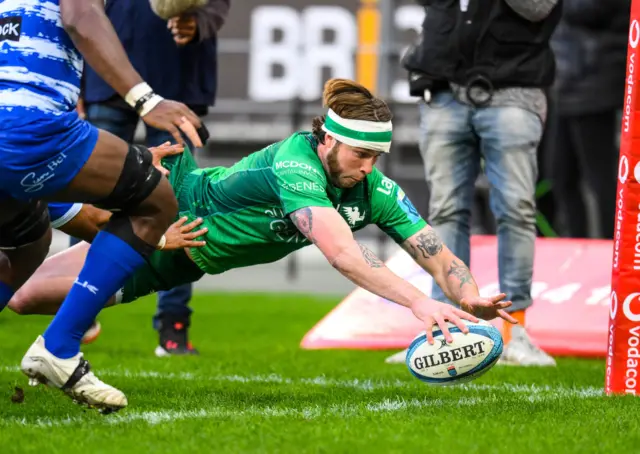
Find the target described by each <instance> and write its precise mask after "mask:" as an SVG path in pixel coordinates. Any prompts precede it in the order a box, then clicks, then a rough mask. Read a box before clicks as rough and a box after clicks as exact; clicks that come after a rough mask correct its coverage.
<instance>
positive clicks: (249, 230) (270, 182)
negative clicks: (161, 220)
mask: <svg viewBox="0 0 640 454" xmlns="http://www.w3.org/2000/svg"><path fill="white" fill-rule="evenodd" d="M316 147H317V143H316V141H315V139H314V137H313V136H312V135H311V134H309V133H296V134H293V135H292V136H291V137H289V138H288V139H286V140H283V141H282V142H278V143H275V144H272V145H270V146H268V147H266V148H264V149H262V150H260V151H257V152H255V153H253V154H251V155H249V156H247V157H246V158H244V159H242V160H241V161H239V162H238V163H236V164H235V165H233V166H231V167H228V168H227V167H214V168H208V169H199V168H198V166H197V165H196V163H195V161H194V159H193V157H192V156H191V154H190V153H189V152H185V153H183V154H181V155H177V156H172V157H169V158H167V159H165V160H163V165H164V166H165V167H166V168H167V169H169V171H170V173H169V181H170V183H171V186H172V187H173V189H174V191H175V193H176V197H177V199H178V205H179V216H186V217H187V218H189V220H190V221H191V220H194V219H196V218H197V217H202V218H203V219H204V223H203V226H206V227H208V229H209V231H208V232H207V234H206V236H205V237H204V238H199V239H204V240H205V241H206V243H207V245H206V246H204V247H201V248H192V249H191V250H190V253H191V256H192V258H193V260H194V261H195V264H194V263H193V262H192V261H191V260H189V258H188V257H187V256H186V254H185V253H184V252H183V251H182V250H177V251H157V252H155V253H153V254H152V255H151V257H150V258H149V260H148V263H147V265H145V266H143V267H141V268H140V269H138V270H137V271H136V272H135V273H134V275H133V276H132V277H131V278H130V279H129V280H128V281H127V282H126V284H125V286H124V288H123V289H122V295H121V302H123V303H128V302H131V301H134V300H136V299H137V298H139V297H141V296H144V295H147V294H149V293H152V292H156V291H159V290H169V289H171V288H174V287H176V286H178V285H181V284H185V283H188V282H194V281H197V280H198V279H200V278H201V277H202V275H203V274H204V273H207V274H218V273H222V272H224V271H226V270H229V269H231V268H239V267H245V266H250V265H257V264H262V263H269V262H273V261H276V260H279V259H281V258H283V257H285V256H286V255H288V254H289V253H291V252H293V251H295V250H297V249H300V248H302V247H304V246H307V245H309V244H310V243H309V241H308V240H307V239H306V238H305V237H304V235H302V234H301V233H300V232H299V231H298V230H297V228H296V227H295V226H294V225H293V222H291V220H290V219H289V214H291V213H292V212H294V211H296V210H298V209H301V208H306V207H333V208H335V209H336V210H337V211H338V212H339V213H340V215H341V216H342V217H343V219H344V220H345V221H346V222H347V224H348V225H349V227H351V230H353V231H356V230H359V229H362V228H363V227H365V226H366V225H368V224H376V225H378V226H379V227H380V228H381V229H382V230H383V231H384V232H385V233H387V234H388V235H389V236H390V237H391V238H393V239H394V240H395V241H396V242H398V243H402V242H403V241H404V240H406V239H407V238H409V237H410V236H411V235H413V234H415V233H416V232H418V231H419V230H420V229H422V228H423V227H425V226H426V222H425V221H424V220H422V219H421V217H420V215H419V214H418V212H417V211H416V209H415V208H414V206H413V205H412V204H411V202H410V201H409V199H408V198H407V196H406V195H405V194H404V192H403V191H402V189H400V188H399V187H398V186H397V185H396V184H395V183H394V182H393V181H391V180H390V179H388V178H386V177H385V176H384V175H383V174H382V173H381V172H380V171H379V170H377V169H375V168H374V169H373V172H372V173H371V174H370V175H368V176H367V177H366V179H365V180H363V181H362V182H360V183H358V184H357V185H355V186H354V187H352V188H349V189H338V188H335V187H333V186H332V185H331V184H330V183H329V182H328V179H327V175H326V174H325V171H324V168H323V167H322V163H321V162H320V159H319V158H318V155H317V152H316Z"/></svg>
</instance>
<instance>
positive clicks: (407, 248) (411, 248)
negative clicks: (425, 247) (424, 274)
mask: <svg viewBox="0 0 640 454" xmlns="http://www.w3.org/2000/svg"><path fill="white" fill-rule="evenodd" d="M403 247H404V250H405V251H407V252H408V253H409V255H410V256H411V258H413V260H416V259H417V258H418V250H417V249H416V247H415V246H414V245H413V244H411V243H410V242H408V241H407V242H406V243H404V245H403Z"/></svg>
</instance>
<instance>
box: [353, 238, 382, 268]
mask: <svg viewBox="0 0 640 454" xmlns="http://www.w3.org/2000/svg"><path fill="white" fill-rule="evenodd" d="M358 246H360V252H362V257H364V261H365V262H367V265H369V266H370V267H371V268H382V267H383V266H384V263H383V262H382V260H380V259H379V258H378V257H377V256H376V255H375V254H374V253H373V251H372V250H371V249H369V248H368V247H366V246H365V245H363V244H360V243H358Z"/></svg>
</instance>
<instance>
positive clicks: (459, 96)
mask: <svg viewBox="0 0 640 454" xmlns="http://www.w3.org/2000/svg"><path fill="white" fill-rule="evenodd" d="M417 1H418V3H420V4H421V5H423V6H425V8H426V14H425V20H424V22H423V26H422V35H421V39H420V42H419V43H418V44H417V45H416V46H415V47H414V48H413V50H411V51H409V52H408V53H407V54H406V55H405V57H404V58H403V65H404V67H405V68H406V69H407V70H408V71H409V87H410V92H411V94H412V95H413V96H418V97H419V98H421V100H420V128H421V136H420V152H421V154H422V158H423V161H424V169H425V175H426V180H427V185H428V188H429V213H428V221H429V224H430V225H431V226H432V227H433V228H434V229H435V230H436V231H437V232H438V234H439V235H440V236H441V237H442V239H443V241H444V243H445V244H446V245H447V246H448V247H449V248H450V249H451V250H452V251H454V252H455V254H456V255H457V256H458V257H460V258H461V259H462V260H463V261H464V262H465V263H466V264H467V265H469V263H470V260H471V250H470V221H471V211H472V204H473V193H474V186H475V182H476V179H477V177H478V175H479V172H480V170H481V169H482V167H484V168H483V169H482V170H484V172H485V173H486V175H487V179H488V181H489V185H490V207H491V210H492V212H493V214H494V217H495V219H496V225H497V227H496V231H497V237H498V277H499V283H500V291H501V292H503V293H506V294H507V298H508V299H509V300H511V301H512V302H513V306H512V307H510V308H509V311H510V313H511V314H512V316H513V317H515V318H516V319H517V320H518V321H519V322H520V324H519V325H517V326H513V327H511V326H510V325H508V324H505V327H504V330H503V338H504V342H505V350H504V353H503V355H502V357H501V363H502V364H512V365H537V366H554V365H555V364H556V363H555V360H554V359H553V358H552V357H551V356H549V355H548V354H547V353H546V352H544V351H542V350H541V349H539V348H538V347H537V346H536V345H535V344H534V343H533V342H532V340H531V339H530V337H529V335H528V333H527V331H526V323H525V311H526V309H527V308H529V307H530V306H531V304H532V296H531V285H532V280H533V259H534V251H535V238H536V224H535V216H536V201H535V185H536V179H537V174H538V168H537V159H536V158H537V151H538V145H539V144H540V141H541V137H542V133H543V130H544V125H545V121H546V116H547V98H546V94H545V90H546V89H548V87H550V86H551V84H552V83H553V77H554V73H555V61H554V56H553V51H552V50H551V47H550V44H549V40H550V39H551V36H552V35H553V32H554V30H555V27H556V26H557V24H558V22H559V20H560V16H561V11H562V0H417ZM432 296H433V298H434V299H436V300H439V301H447V297H446V295H445V294H444V292H443V291H442V289H440V288H439V287H438V286H437V285H434V286H433V290H432ZM402 358H403V356H402V354H400V355H398V356H395V355H394V357H392V358H390V359H389V362H394V361H395V360H397V359H399V360H402Z"/></svg>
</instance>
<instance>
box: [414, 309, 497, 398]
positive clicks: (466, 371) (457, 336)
mask: <svg viewBox="0 0 640 454" xmlns="http://www.w3.org/2000/svg"><path fill="white" fill-rule="evenodd" d="M463 322H464V323H465V324H466V325H467V326H468V327H469V333H468V334H464V333H463V332H462V331H460V329H459V328H458V327H457V326H455V325H453V324H451V323H449V332H450V333H451V336H452V337H453V342H452V343H450V344H448V343H447V341H446V340H445V338H444V335H443V334H442V331H441V330H440V328H439V327H438V326H437V325H435V326H434V327H433V338H434V340H435V342H434V344H433V345H430V344H429V343H428V342H427V336H426V334H425V332H424V331H423V332H422V333H420V334H418V336H417V337H416V338H415V339H414V340H413V342H411V345H410V346H409V349H408V351H407V359H406V362H407V367H408V368H409V371H411V373H412V374H413V375H414V376H415V377H416V378H418V379H420V380H422V381H424V382H426V383H429V384H430V385H440V386H442V385H457V384H460V383H465V382H468V381H471V380H473V379H475V378H478V377H479V376H481V375H482V374H484V373H485V372H487V371H488V370H489V369H491V367H493V365H494V364H495V363H496V361H498V359H499V358H500V355H501V354H502V346H503V342H502V335H501V334H500V331H498V329H496V328H495V327H494V326H493V325H491V324H490V323H488V322H486V321H484V320H480V321H479V322H478V323H473V322H470V321H467V320H463Z"/></svg>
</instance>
